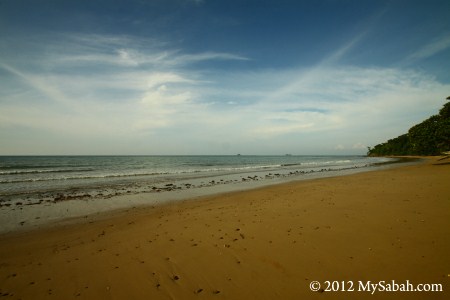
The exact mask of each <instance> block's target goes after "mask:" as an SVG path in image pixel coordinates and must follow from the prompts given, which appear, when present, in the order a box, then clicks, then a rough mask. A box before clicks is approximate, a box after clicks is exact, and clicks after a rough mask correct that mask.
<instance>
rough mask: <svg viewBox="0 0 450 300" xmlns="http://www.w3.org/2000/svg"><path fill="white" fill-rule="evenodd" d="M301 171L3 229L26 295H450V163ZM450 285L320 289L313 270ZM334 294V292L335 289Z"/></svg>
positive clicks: (327, 275)
mask: <svg viewBox="0 0 450 300" xmlns="http://www.w3.org/2000/svg"><path fill="white" fill-rule="evenodd" d="M434 163H436V158H430V159H429V160H427V161H426V162H424V163H421V164H415V165H412V166H406V167H401V166H400V167H395V168H388V169H383V170H379V171H373V172H364V173H358V174H353V175H348V176H338V177H330V178H319V179H315V180H305V181H295V182H288V183H282V184H277V185H272V186H268V187H262V188H257V189H252V190H248V191H240V192H231V193H224V194H219V195H213V196H205V197H201V198H198V199H197V200H194V201H191V200H189V201H180V202H172V203H169V204H167V205H163V206H159V207H153V208H152V207H136V208H134V209H129V210H128V211H123V210H122V211H121V212H120V213H114V214H110V215H108V214H105V215H102V216H100V217H97V218H94V219H89V218H88V219H86V220H84V222H77V223H73V224H70V223H67V224H61V226H54V227H47V228H44V229H40V230H34V231H29V232H21V233H16V234H7V235H2V236H0V257H1V260H0V261H1V263H0V293H1V294H2V295H4V296H13V297H14V298H21V299H52V298H55V299H68V298H78V297H79V298H83V299H104V298H116V299H122V298H125V297H128V298H133V299H150V298H151V299H171V298H176V299H198V298H200V299H210V298H223V299H244V298H245V299H255V298H261V299H275V298H277V299H297V298H302V299H323V298H324V297H332V298H333V299H366V298H367V299H369V298H370V299H386V298H388V299H402V298H403V299H423V298H433V299H447V298H448V296H449V292H450V276H449V275H450V273H449V270H450V257H449V256H448V253H450V240H449V239H448V237H449V236H450V202H449V201H448V200H449V196H450V187H448V184H447V183H448V182H449V180H450V172H449V170H450V165H448V164H446V163H445V162H441V164H439V165H434ZM327 280H330V281H333V280H335V281H345V282H347V281H354V282H355V283H356V282H358V281H363V282H367V281H371V282H378V281H382V280H384V281H386V282H390V281H391V280H395V281H396V282H398V283H404V282H406V280H409V281H410V282H412V283H413V284H425V283H430V284H431V283H433V284H440V285H442V287H443V292H423V293H419V292H376V293H374V294H373V295H372V294H371V293H370V292H324V293H318V292H312V291H311V290H310V289H309V285H310V283H311V282H312V281H319V282H321V283H322V284H324V282H325V281H327ZM327 295H328V296H327Z"/></svg>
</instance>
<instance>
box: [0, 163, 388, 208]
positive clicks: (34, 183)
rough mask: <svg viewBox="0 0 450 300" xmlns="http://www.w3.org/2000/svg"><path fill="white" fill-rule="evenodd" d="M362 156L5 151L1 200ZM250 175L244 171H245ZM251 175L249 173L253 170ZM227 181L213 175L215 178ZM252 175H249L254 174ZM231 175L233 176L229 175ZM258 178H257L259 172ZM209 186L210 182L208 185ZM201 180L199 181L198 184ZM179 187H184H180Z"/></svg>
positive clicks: (292, 168) (131, 187)
mask: <svg viewBox="0 0 450 300" xmlns="http://www.w3.org/2000/svg"><path fill="white" fill-rule="evenodd" d="M387 160H388V159H386V158H370V157H363V156H295V155H285V156H247V155H234V156H0V202H5V201H9V200H12V199H24V198H45V197H47V198H52V197H55V196H56V195H61V194H78V195H80V194H81V195H83V194H87V193H91V194H92V195H94V196H95V195H105V191H107V192H108V193H109V194H112V195H117V194H120V193H122V192H121V191H124V190H126V192H128V193H130V192H133V193H137V192H150V191H158V192H160V191H161V190H162V191H167V190H172V189H173V188H167V187H172V186H176V185H177V184H179V183H184V186H183V187H186V186H187V187H189V188H190V187H194V184H192V185H191V184H189V183H188V184H186V182H189V181H192V182H200V180H203V181H201V182H207V181H208V180H209V181H208V182H209V183H211V182H212V183H233V182H238V181H242V180H244V181H245V180H246V179H243V178H253V175H254V176H258V179H261V180H270V179H271V178H273V177H277V176H301V175H303V174H308V173H312V172H331V171H332V172H338V171H340V170H347V169H352V168H365V167H368V166H370V165H373V164H375V163H380V162H385V161H387ZM244 174H245V175H244ZM248 174H250V175H252V174H253V175H252V176H250V175H248ZM221 176H222V178H227V179H228V180H226V181H224V180H223V179H221V180H213V179H212V178H216V179H218V178H221ZM249 176H250V177H249ZM230 178H232V180H231V179H230ZM254 178H256V177H254ZM204 185H206V184H204ZM201 186H202V185H200V184H197V187H201ZM178 188H180V187H178Z"/></svg>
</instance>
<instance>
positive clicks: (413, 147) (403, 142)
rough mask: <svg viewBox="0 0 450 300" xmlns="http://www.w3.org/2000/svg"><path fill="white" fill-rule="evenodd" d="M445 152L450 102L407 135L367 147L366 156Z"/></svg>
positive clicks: (449, 132)
mask: <svg viewBox="0 0 450 300" xmlns="http://www.w3.org/2000/svg"><path fill="white" fill-rule="evenodd" d="M447 100H450V96H449V97H447ZM447 151H450V102H447V103H446V104H444V106H443V107H442V108H441V109H440V110H439V114H437V115H434V116H431V117H429V118H428V119H426V120H425V121H423V122H422V123H420V124H417V125H414V126H413V127H411V128H410V129H409V131H408V133H405V134H402V135H400V136H398V137H396V138H394V139H390V140H388V141H387V142H384V143H381V144H378V145H376V146H374V147H373V148H371V147H369V149H368V152H367V155H369V156H388V155H439V154H442V153H443V152H447Z"/></svg>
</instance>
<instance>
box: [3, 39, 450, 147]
mask: <svg viewBox="0 0 450 300" xmlns="http://www.w3.org/2000/svg"><path fill="white" fill-rule="evenodd" d="M124 39H125V38H123V37H122V38H120V37H119V38H117V39H114V38H112V37H109V38H108V37H103V38H99V39H98V40H95V41H92V39H91V38H86V39H84V40H83V39H82V38H80V37H78V38H77V41H84V42H85V43H84V44H83V43H82V42H81V43H78V44H77V46H76V47H74V48H76V50H77V51H74V52H71V53H68V54H65V55H62V54H58V53H53V52H51V51H50V52H49V54H48V55H47V56H45V55H43V54H42V55H43V57H42V60H40V61H30V62H29V63H28V62H24V64H23V65H21V67H15V66H10V65H9V64H2V65H0V68H2V69H3V70H7V72H3V73H0V76H2V77H7V78H8V81H5V80H0V88H1V90H2V101H0V127H1V128H7V130H8V132H12V133H13V132H14V130H20V128H31V129H33V130H35V131H37V132H38V133H40V134H41V135H42V137H44V136H48V134H50V135H54V136H65V137H72V138H73V141H74V142H73V143H74V144H75V143H79V141H80V140H86V139H88V140H89V143H92V146H89V145H87V147H93V148H92V149H94V148H95V149H103V150H101V151H100V150H99V151H100V152H102V151H103V153H109V151H111V149H110V148H111V147H110V145H111V144H114V143H117V144H120V145H121V146H120V149H124V146H123V141H125V140H126V141H129V142H128V145H129V149H130V153H136V152H135V151H136V150H135V148H133V145H134V143H139V144H140V147H141V148H139V149H141V150H140V151H142V153H143V154H145V153H148V152H145V151H151V153H155V154H157V153H160V154H161V153H175V152H178V153H186V151H191V152H190V153H202V154H205V153H216V152H217V151H219V152H220V151H222V150H220V149H222V148H223V147H222V146H221V145H224V144H227V145H229V146H227V149H228V150H227V151H232V152H233V151H234V152H243V151H241V150H239V149H246V150H247V152H248V153H259V154H264V153H267V151H274V152H276V151H280V152H281V153H303V154H311V152H310V153H304V152H302V151H319V150H317V149H319V148H320V149H321V150H320V151H319V152H321V153H333V152H336V153H343V152H350V153H360V154H361V153H364V152H365V149H366V147H365V145H369V146H371V145H373V144H376V143H378V142H381V141H384V140H386V139H387V138H392V137H395V136H397V135H399V134H401V133H404V132H405V131H406V130H407V129H408V128H409V127H410V126H412V125H413V124H415V123H417V122H419V121H421V120H423V119H424V118H426V117H428V116H429V115H431V114H433V113H436V112H437V110H438V109H439V108H440V107H441V106H442V103H443V102H444V100H443V99H444V98H445V97H446V96H448V95H447V94H448V90H449V88H450V86H449V85H445V84H441V83H439V82H437V81H436V80H435V79H434V78H433V77H430V76H428V75H426V74H423V73H420V72H415V71H412V70H402V69H383V68H357V67H343V66H337V65H332V64H328V63H323V64H320V65H319V66H318V67H315V68H311V69H301V68H299V69H290V70H260V71H258V72H244V71H239V72H224V71H221V72H220V73H215V72H214V71H209V72H208V73H206V72H204V71H203V70H201V69H196V68H193V67H192V65H189V64H191V63H193V62H196V61H206V60H217V59H231V60H242V59H245V58H243V57H240V56H237V55H233V54H226V53H213V52H207V53H197V54H182V53H181V51H176V50H172V49H167V48H166V49H164V50H161V49H155V48H149V49H148V50H144V48H145V47H142V44H141V43H142V41H140V40H138V41H133V40H131V39H129V38H127V39H126V42H127V43H126V44H123V43H122V42H124ZM123 45H127V48H124V47H123ZM352 45H353V43H350V44H349V45H348V47H344V48H343V49H342V50H340V51H338V52H336V55H335V57H340V56H342V55H344V54H345V52H346V51H347V50H348V48H349V47H351V46H352ZM83 49H84V50H83ZM75 52H76V53H75ZM52 57H53V58H55V60H52ZM330 57H331V58H330V59H331V60H334V59H335V58H333V56H330ZM336 59H337V58H336ZM74 62H77V64H75V67H74V64H73V63H74ZM83 62H86V63H83ZM27 63H28V64H27ZM25 65H30V66H31V67H30V68H29V69H24V68H25V67H24V66H25ZM188 65H189V67H187V66H188ZM0 79H1V78H0ZM2 82H9V83H11V82H13V83H14V84H13V86H11V84H8V85H7V84H5V83H2ZM17 90H20V91H22V93H21V94H17V93H16V92H15V91H17ZM13 100H14V101H13ZM47 100H48V101H47ZM55 103H56V104H57V105H55ZM149 135H151V137H152V138H149ZM10 136H14V134H11V135H9V142H10V144H11V143H12V144H14V143H17V145H19V144H21V145H22V144H23V141H22V142H20V143H19V141H18V140H17V141H14V140H11V137H10ZM1 137H2V135H1V134H0V138H1ZM108 139H109V140H110V141H115V142H110V143H107V142H106V140H108ZM45 141H46V139H45V138H42V144H43V145H44V144H45ZM274 141H276V142H274ZM65 142H67V141H65ZM103 144H104V145H108V146H102V145H103ZM187 144H189V145H187ZM211 145H213V146H211ZM230 145H234V146H230ZM308 145H311V146H308ZM8 147H9V148H8V149H11V147H10V146H8ZM43 147H44V146H42V148H41V149H44V148H43ZM102 147H103V148H102ZM208 147H213V148H208ZM214 147H216V148H214ZM35 148H39V146H35ZM5 149H6V148H5ZM146 149H147V150H146ZM311 149H312V150H311ZM314 149H316V150H314ZM5 151H6V150H4V149H2V147H0V153H5ZM9 151H10V150H9Z"/></svg>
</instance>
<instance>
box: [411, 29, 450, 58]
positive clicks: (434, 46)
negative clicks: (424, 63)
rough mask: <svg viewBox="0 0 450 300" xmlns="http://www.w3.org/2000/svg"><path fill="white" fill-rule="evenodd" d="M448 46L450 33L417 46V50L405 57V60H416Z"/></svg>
mask: <svg viewBox="0 0 450 300" xmlns="http://www.w3.org/2000/svg"><path fill="white" fill-rule="evenodd" d="M448 48H450V35H445V36H441V37H440V38H438V39H435V40H433V41H432V42H430V43H429V44H427V45H425V46H423V47H421V48H419V49H418V50H417V51H415V52H414V53H412V54H411V55H410V56H408V57H407V60H409V61H411V60H418V59H425V58H428V57H431V56H433V55H435V54H437V53H439V52H442V51H444V50H446V49H448Z"/></svg>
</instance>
